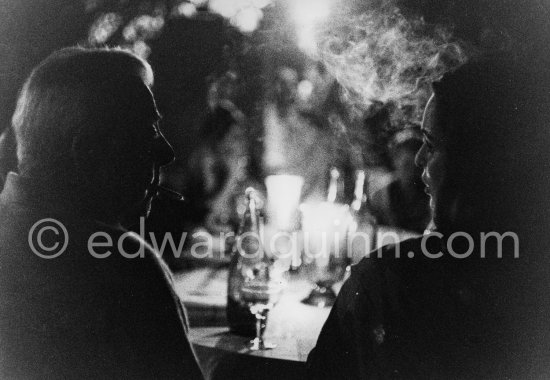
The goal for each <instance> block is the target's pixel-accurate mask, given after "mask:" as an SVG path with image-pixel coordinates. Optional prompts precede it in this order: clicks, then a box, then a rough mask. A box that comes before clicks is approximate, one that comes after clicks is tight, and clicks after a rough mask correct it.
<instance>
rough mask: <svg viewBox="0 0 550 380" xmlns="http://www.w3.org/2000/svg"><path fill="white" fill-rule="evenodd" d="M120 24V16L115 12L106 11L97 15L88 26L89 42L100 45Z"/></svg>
mask: <svg viewBox="0 0 550 380" xmlns="http://www.w3.org/2000/svg"><path fill="white" fill-rule="evenodd" d="M120 25H122V17H121V16H120V15H118V14H116V13H106V14H104V15H102V16H101V17H99V18H98V19H97V20H96V21H95V23H94V24H93V25H92V27H91V28H90V33H89V38H88V39H89V42H90V43H91V44H93V45H101V44H104V43H105V42H107V40H109V38H111V36H112V35H113V34H114V33H115V32H116V31H117V30H118V28H119V27H120Z"/></svg>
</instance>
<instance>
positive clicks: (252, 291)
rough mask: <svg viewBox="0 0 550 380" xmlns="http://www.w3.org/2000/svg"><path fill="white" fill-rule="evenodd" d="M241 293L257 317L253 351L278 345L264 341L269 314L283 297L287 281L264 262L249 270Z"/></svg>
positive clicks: (251, 348)
mask: <svg viewBox="0 0 550 380" xmlns="http://www.w3.org/2000/svg"><path fill="white" fill-rule="evenodd" d="M249 272H250V273H249V274H248V276H247V278H246V280H245V282H244V283H243V285H242V287H241V289H240V293H241V298H242V300H243V301H244V302H246V304H247V305H248V308H249V309H250V312H251V313H252V314H253V315H254V316H255V317H256V338H254V340H252V341H251V342H250V346H249V349H250V350H252V351H260V350H269V349H272V348H275V347H276V345H275V344H273V343H269V342H266V341H264V339H263V334H264V332H265V328H266V324H267V315H268V313H269V311H270V310H271V309H272V308H273V306H275V304H276V303H277V302H278V301H279V298H280V297H281V293H282V291H283V288H284V284H285V281H284V280H283V278H282V277H279V278H276V276H273V271H272V267H271V265H269V264H267V263H265V262H262V263H259V264H258V265H256V266H255V267H254V268H253V269H251V270H250V271H249Z"/></svg>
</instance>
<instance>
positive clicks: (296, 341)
mask: <svg viewBox="0 0 550 380" xmlns="http://www.w3.org/2000/svg"><path fill="white" fill-rule="evenodd" d="M227 273H228V271H227V269H226V268H218V269H216V268H200V269H195V270H193V271H190V272H188V273H181V274H178V275H177V276H176V278H175V284H176V292H177V293H178V295H179V296H180V297H181V298H182V300H183V302H184V304H185V305H186V308H187V310H188V312H189V314H190V318H189V319H190V325H191V328H190V339H191V342H192V343H193V345H196V346H201V347H203V348H210V349H216V350H221V351H229V352H233V353H239V354H245V355H252V356H261V357H264V358H271V359H281V360H290V361H300V362H303V361H305V360H306V358H307V355H308V354H309V352H310V351H311V349H312V348H313V347H314V346H315V343H316V341H317V337H318V336H319V333H320V331H321V328H322V327H323V324H324V323H325V321H326V319H327V317H328V314H329V313H330V308H327V307H324V308H319V307H315V306H310V305H306V304H304V303H302V302H301V301H302V300H303V299H304V298H306V297H307V295H308V294H309V292H310V291H311V289H312V285H310V284H309V283H308V282H307V281H306V280H305V279H302V278H292V279H291V280H290V281H289V285H288V287H287V289H286V290H285V293H284V294H283V296H282V297H281V300H280V301H279V302H278V303H277V305H275V307H274V308H273V310H271V311H270V313H269V316H268V322H267V327H266V331H265V334H264V337H265V339H267V340H269V341H271V342H273V343H276V344H277V347H276V348H274V349H273V350H267V351H262V352H254V351H250V350H248V349H247V343H248V341H249V339H247V338H245V337H241V336H238V335H235V334H232V333H230V332H229V330H228V328H227V327H224V326H219V324H218V326H217V327H211V326H204V323H200V322H202V321H201V320H200V318H201V315H203V314H204V315H206V317H207V318H216V317H217V318H220V319H225V306H226V294H227ZM340 286H341V284H337V285H335V290H336V291H337V290H339V287H340ZM222 322H224V321H222ZM212 324H214V323H212ZM197 325H202V326H197Z"/></svg>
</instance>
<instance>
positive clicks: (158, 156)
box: [153, 134, 175, 166]
mask: <svg viewBox="0 0 550 380" xmlns="http://www.w3.org/2000/svg"><path fill="white" fill-rule="evenodd" d="M153 157H154V160H155V163H156V164H157V165H158V166H164V165H168V164H169V163H170V162H172V161H174V158H175V156H174V149H172V146H171V145H170V143H168V141H166V139H165V138H164V136H163V135H162V134H160V135H159V136H158V137H157V138H156V139H155V143H154V147H153Z"/></svg>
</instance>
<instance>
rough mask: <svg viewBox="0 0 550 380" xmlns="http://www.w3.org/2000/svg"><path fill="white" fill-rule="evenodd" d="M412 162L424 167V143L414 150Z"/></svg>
mask: <svg viewBox="0 0 550 380" xmlns="http://www.w3.org/2000/svg"><path fill="white" fill-rule="evenodd" d="M414 163H415V165H416V166H418V167H419V168H424V166H426V144H422V146H421V147H420V149H419V150H418V152H416V156H415V157H414Z"/></svg>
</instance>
